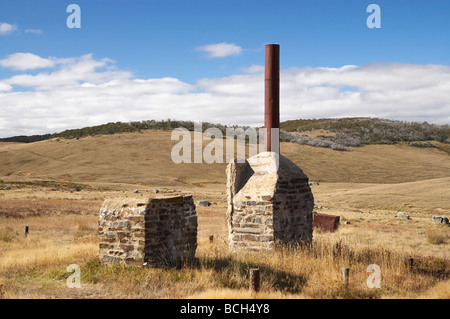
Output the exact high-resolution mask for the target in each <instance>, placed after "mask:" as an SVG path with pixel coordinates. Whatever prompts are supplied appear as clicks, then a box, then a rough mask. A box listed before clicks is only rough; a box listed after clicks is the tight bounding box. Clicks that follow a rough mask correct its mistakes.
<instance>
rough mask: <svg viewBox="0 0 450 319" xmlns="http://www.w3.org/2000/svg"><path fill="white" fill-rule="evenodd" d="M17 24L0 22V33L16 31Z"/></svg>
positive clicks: (6, 33) (5, 33)
mask: <svg viewBox="0 0 450 319" xmlns="http://www.w3.org/2000/svg"><path fill="white" fill-rule="evenodd" d="M17 30H18V29H17V26H15V25H13V24H9V23H6V22H0V35H8V34H11V33H13V32H15V31H17Z"/></svg>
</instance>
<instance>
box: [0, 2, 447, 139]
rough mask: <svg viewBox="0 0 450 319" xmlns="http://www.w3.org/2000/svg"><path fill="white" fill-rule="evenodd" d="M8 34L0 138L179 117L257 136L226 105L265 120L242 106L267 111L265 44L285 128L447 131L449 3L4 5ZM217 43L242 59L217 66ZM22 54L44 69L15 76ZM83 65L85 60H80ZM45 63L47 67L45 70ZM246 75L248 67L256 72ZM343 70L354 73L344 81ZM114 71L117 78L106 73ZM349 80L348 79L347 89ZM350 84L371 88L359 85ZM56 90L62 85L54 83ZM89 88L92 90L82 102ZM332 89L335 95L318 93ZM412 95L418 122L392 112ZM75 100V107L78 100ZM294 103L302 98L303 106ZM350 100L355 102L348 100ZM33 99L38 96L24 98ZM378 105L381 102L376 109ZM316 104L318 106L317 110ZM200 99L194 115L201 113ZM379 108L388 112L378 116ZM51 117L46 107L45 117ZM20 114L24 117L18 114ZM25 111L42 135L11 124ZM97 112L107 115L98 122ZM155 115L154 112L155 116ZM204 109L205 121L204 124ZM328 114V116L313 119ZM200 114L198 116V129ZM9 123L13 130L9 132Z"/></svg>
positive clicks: (0, 46)
mask: <svg viewBox="0 0 450 319" xmlns="http://www.w3.org/2000/svg"><path fill="white" fill-rule="evenodd" d="M71 3H75V4H78V5H79V6H80V8H81V28H80V29H69V28H68V27H67V25H66V19H67V17H68V16H69V15H70V13H67V12H66V8H67V6H68V5H69V4H71ZM371 3H375V4H378V5H379V6H380V8H381V28H379V29H369V28H368V27H367V25H366V19H367V17H368V16H369V15H370V13H367V12H366V8H367V6H368V5H369V4H371ZM1 23H4V24H5V25H4V27H5V28H6V27H7V26H11V27H12V28H13V29H4V30H6V31H5V32H4V34H0V63H1V61H3V62H4V63H3V64H2V66H1V67H0V136H9V135H11V134H19V133H24V134H30V133H34V132H36V133H43V132H44V131H52V130H60V129H64V128H70V127H80V126H86V125H93V124H100V123H103V122H105V121H115V120H125V121H127V120H146V119H150V118H148V117H149V116H150V117H152V118H156V119H162V118H168V117H172V118H179V117H177V116H176V115H177V114H179V115H180V116H182V117H191V118H189V119H194V120H196V119H197V120H204V121H217V122H226V121H234V122H238V123H236V124H251V125H253V124H255V125H257V124H258V123H260V122H261V120H260V119H259V118H254V117H252V116H248V114H247V113H245V112H244V113H243V114H242V115H243V116H236V117H234V118H230V117H229V114H228V112H229V108H230V106H231V105H233V106H235V109H236V112H239V111H240V110H244V111H247V110H251V111H252V112H253V111H254V112H259V109H258V108H257V104H256V103H250V104H246V103H247V102H248V101H250V100H257V101H258V103H260V102H261V98H262V94H263V92H262V91H261V92H260V93H261V94H259V95H258V93H257V91H258V89H259V84H258V83H259V82H258V81H259V79H261V68H259V69H258V66H262V65H263V63H264V44H266V43H279V44H280V45H281V69H282V80H283V77H284V78H285V79H286V81H288V79H290V80H291V81H292V82H289V83H288V84H287V86H290V83H296V86H295V87H292V88H290V89H289V88H286V89H285V92H286V93H285V94H284V96H285V97H286V99H285V101H286V105H287V106H286V112H285V114H284V115H283V109H282V110H281V112H282V114H281V115H282V116H281V119H282V120H286V119H293V118H312V117H339V116H379V117H389V118H393V119H401V120H414V121H425V120H426V121H430V122H435V123H442V124H449V123H450V110H449V109H450V105H449V104H448V102H447V103H446V102H445V101H446V100H447V101H448V100H449V99H448V96H447V95H445V92H444V89H443V88H442V86H443V85H446V84H447V83H449V84H450V82H448V81H449V80H448V79H449V77H448V76H449V74H450V73H449V71H448V67H449V56H450V1H445V0H434V1H423V0H422V1H402V0H389V1H377V0H372V1H361V0H353V1H350V0H340V1H336V0H334V1H325V0H310V1H299V0H297V1H274V0H259V1H257V0H252V1H250V0H240V1H234V0H227V1H212V0H209V1H206V0H205V1H197V0H192V1H186V0H184V1H181V0H179V1H174V0H165V1H162V0H161V1H151V0H149V1H142V0H129V1H121V0H109V1H103V0H89V1H83V0H72V1H63V0H54V1H36V0H30V1H22V0H14V1H10V0H2V1H1V2H0V27H1ZM8 30H10V31H8ZM0 32H1V28H0ZM221 43H222V44H224V43H225V44H227V45H230V46H231V45H233V46H234V48H236V50H238V52H236V53H235V54H230V55H226V54H225V53H224V56H220V57H210V56H208V52H207V51H205V50H202V48H205V46H207V45H216V44H221ZM17 53H29V54H28V55H27V56H21V58H23V59H25V58H26V59H28V60H26V63H29V61H30V60H29V59H31V58H34V59H35V60H36V59H37V57H40V58H42V59H43V60H39V61H37V62H36V63H44V64H42V65H41V66H40V67H26V66H24V67H22V68H20V67H18V66H17V65H14V63H13V60H12V58H13V57H16V58H18V56H14V54H17ZM83 56H84V57H85V58H84V59H83V58H81V57H83ZM71 58H72V59H74V60H73V61H71V62H67V61H66V62H64V61H63V59H71ZM44 60H45V61H47V62H48V61H52V63H48V64H45V61H44ZM14 61H17V60H14ZM20 61H22V60H20ZM80 61H84V62H83V63H87V64H88V65H89V66H87V67H86V68H87V69H89V70H88V72H87V73H86V79H84V78H83V75H80V77H77V78H75V79H71V80H70V81H69V80H68V82H67V85H65V86H64V87H63V86H62V85H57V86H56V85H55V86H49V85H47V86H45V87H43V83H38V82H39V81H50V82H51V81H52V76H53V75H54V76H55V77H54V78H55V79H60V78H58V77H56V76H61V73H64V72H66V71H67V72H68V70H71V71H70V72H74V71H73V70H76V71H75V72H82V71H80V70H83V68H82V67H81V66H80V65H81V64H80V63H81V62H80ZM11 63H12V64H11ZM24 63H25V62H24ZM77 63H78V64H77ZM82 65H83V66H85V64H82ZM78 66H80V68H78ZM250 66H253V69H252V70H250V69H249V67H250ZM345 66H355V67H357V68H353V69H341V68H343V67H345ZM376 66H380V67H379V68H376ZM388 66H390V67H388ZM436 66H437V67H436ZM65 68H67V69H65ZM322 68H326V70H327V72H328V73H327V72H323V69H322ZM112 70H114V71H115V72H112V73H111V72H108V71H112ZM339 70H341V71H339ZM344 71H345V72H344ZM381 71H383V72H386V81H387V82H389V81H390V79H393V86H387V87H385V88H383V87H378V86H377V87H375V86H374V85H373V83H372V84H367V86H365V87H364V86H361V87H356V86H357V85H358V83H361V82H364V83H366V82H365V81H366V80H367V79H368V78H373V77H374V76H380V72H381ZM348 72H353V73H352V74H350V75H349V77H348V78H344V76H346V75H348ZM355 72H356V73H358V74H359V75H360V76H361V77H364V78H363V79H360V78H359V77H355V76H354V75H355V74H354V73H355ZM371 72H372V73H371ZM409 72H412V73H411V74H414V75H415V76H417V77H419V78H420V79H421V81H422V82H420V81H419V82H417V83H409V84H408V86H407V88H404V87H403V86H402V85H401V82H402V80H401V79H399V78H398V77H399V76H402V77H404V79H407V80H408V81H409V80H411V76H410V75H409ZM325 73H326V74H325ZM283 74H285V75H284V76H283ZM317 74H322V75H324V79H321V80H320V81H319V80H316V81H313V83H312V84H311V83H309V82H308V83H309V84H305V83H304V82H302V81H300V80H299V78H301V77H303V78H305V77H307V79H308V81H309V80H310V79H311V78H314V77H317ZM331 74H334V75H332V76H331ZM336 74H340V75H339V76H341V77H340V78H339V79H340V80H336V79H335V75H336ZM45 75H49V77H46V76H45ZM390 75H392V76H390ZM330 76H331V78H330ZM336 76H337V75H336ZM25 78H26V81H25V82H24V80H23V79H25ZM167 78H170V79H173V81H175V82H176V84H174V83H175V82H173V81H172V82H171V84H170V85H177V88H171V89H168V90H169V91H164V90H163V91H164V92H165V94H172V95H173V96H172V97H162V96H161V94H159V96H158V98H155V96H152V97H151V98H150V97H149V94H148V93H146V91H142V92H141V93H140V94H137V95H134V94H130V92H131V91H132V92H136V91H135V87H132V86H130V91H127V92H124V95H123V96H128V98H129V100H127V99H125V98H121V99H120V101H119V100H117V99H116V100H114V101H113V100H111V99H110V98H111V94H110V93H109V92H107V91H105V90H97V91H96V92H93V91H94V90H93V89H92V86H96V87H97V88H100V87H103V88H104V86H105V85H106V84H107V83H109V84H111V83H119V82H120V83H125V82H126V83H127V84H130V83H134V84H135V83H136V80H142V81H148V82H149V83H150V82H151V83H152V85H153V84H154V82H158V81H159V82H158V83H159V84H161V83H160V81H162V79H167ZM424 78H430V79H431V78H438V79H440V80H439V81H437V82H435V83H429V82H423V81H424V80H423V79H424ZM64 79H66V78H64ZM150 79H153V80H154V81H149V80H150ZM30 81H31V82H30ZM58 81H60V80H55V83H56V82H58ZM114 81H115V82H114ZM121 81H122V82H121ZM296 81H297V82H296ZM298 81H300V82H298ZM352 81H356V82H352ZM380 81H384V79H383V78H378V79H377V80H376V82H377V83H378V82H380ZM2 82H3V84H4V89H3V93H1V92H2V91H1V88H2V86H1V85H2ZM138 82H139V81H138ZM163 82H164V81H163ZM166 82H167V81H165V82H164V83H166ZM83 83H84V84H85V86H86V85H88V84H89V86H91V87H90V88H89V89H88V88H85V89H86V90H85V91H84V92H81V91H80V86H81V85H83ZM245 84H248V91H249V92H250V93H249V94H248V95H247V96H243V95H245V87H243V86H244V85H245ZM77 85H78V86H77ZM102 85H103V86H102ZM148 85H150V84H148ZM178 85H179V86H178ZM218 85H219V86H218ZM252 85H254V86H252ZM395 85H397V86H398V90H400V91H396V92H391V90H390V88H391V87H397V86H395ZM330 86H331V87H332V88H335V89H336V90H337V91H336V90H335V91H326V92H322V91H321V90H322V89H323V88H324V87H330ZM237 87H239V89H237V91H233V89H232V88H237ZM355 87H356V88H355ZM426 87H430V88H434V89H435V90H437V91H433V90H432V89H430V91H429V94H433V95H434V96H436V95H438V96H440V99H433V100H432V101H430V104H427V105H428V106H429V109H428V110H426V112H424V105H425V104H424V103H425V101H426V97H427V92H426V90H425V88H426ZM83 88H84V87H83ZM349 88H350V89H349ZM413 88H419V89H418V90H417V91H416V90H415V91H414V92H415V93H414V94H419V93H420V94H421V95H420V94H419V95H420V98H421V99H423V100H424V101H423V102H421V103H419V104H417V105H416V106H415V105H412V106H411V107H412V108H411V110H408V109H407V105H406V103H410V101H405V106H404V107H403V108H401V109H400V110H397V111H396V110H394V111H393V110H392V108H393V105H398V103H399V99H403V100H405V99H404V98H403V96H404V93H405V92H410V91H411V90H412V89H413ZM87 90H89V94H91V93H92V94H95V96H93V97H92V100H95V101H97V100H96V99H98V100H100V99H101V94H108V99H109V103H110V104H109V105H110V107H111V108H114V111H111V108H110V109H109V110H108V112H105V113H104V114H102V111H101V110H102V109H103V108H102V105H100V106H98V107H97V105H96V104H92V105H91V106H90V107H89V103H88V101H79V100H78V99H80V98H81V97H82V96H84V95H85V94H88V91H87ZM149 90H150V91H151V90H152V89H151V88H149ZM309 90H312V91H309ZM401 90H406V91H401ZM243 91H244V92H243ZM388 91H389V92H388ZM448 91H450V88H449V90H448ZM75 92H76V93H77V94H78V93H79V95H74V94H75ZM252 92H253V93H252ZM299 92H304V93H305V95H298V93H299ZM333 92H334V93H335V94H334V93H333ZM14 93H17V94H15V95H14ZM282 93H283V88H282ZM348 93H355V94H356V93H359V95H358V96H357V95H354V96H350V95H348ZM26 94H35V95H34V97H33V98H29V96H27V95H26ZM57 94H60V95H59V96H56V95H57ZM155 94H156V93H155ZM252 94H254V95H252ZM308 94H309V95H308ZM337 94H338V95H337ZM345 94H347V95H345ZM377 94H378V95H379V94H382V95H383V94H384V95H383V97H382V98H379V96H378V95H377ZM224 95H226V98H227V99H229V100H228V102H227V103H228V104H226V105H225V104H224V105H218V104H220V103H221V101H224V100H225V99H224ZM69 96H70V98H69ZM314 96H318V98H317V99H315V100H314V99H311V97H314ZM237 97H241V99H238V98H237ZM389 97H390V98H391V100H389ZM417 98H419V96H418V97H417ZM36 99H38V100H36ZM197 99H198V100H199V105H198V106H196V105H195V101H196V100H197ZM346 99H348V100H346ZM377 99H378V100H377ZM2 100H3V103H2ZM71 100H77V102H80V103H77V105H80V104H81V105H84V107H85V108H86V111H85V112H81V111H80V110H77V111H76V112H74V113H73V114H71V113H70V112H69V111H70V110H72V109H74V108H76V105H73V106H70V105H68V111H67V112H65V114H66V117H64V114H58V115H57V116H55V115H54V113H55V112H54V107H56V104H58V103H59V104H63V105H66V104H65V103H70V101H71ZM140 100H142V105H139V106H136V107H135V108H134V109H132V110H131V111H130V109H129V108H130V107H131V106H130V105H131V104H133V103H135V102H136V101H140ZM33 101H34V102H33ZM233 101H234V102H233ZM246 101H247V102H246ZM294 101H297V102H294ZM339 101H340V102H339ZM367 101H369V102H368V103H365V102H367ZM97 102H98V101H97ZM281 102H282V103H283V94H282V97H281ZM338 102H339V103H338ZM381 102H383V103H384V104H383V105H382V106H381V107H380V103H381ZM27 103H30V104H29V105H28V104H27ZM146 103H147V104H146ZM208 103H212V105H209V104H208ZM296 103H297V104H296ZM340 103H341V104H340ZM2 104H3V105H2ZM25 104H27V106H24V105H25ZM53 104H55V105H54V106H52V105H53ZM156 104H158V105H156ZM387 104H390V107H387ZM45 105H50V106H49V107H48V109H47V111H46V108H45ZM146 105H147V108H146ZM176 105H183V106H184V108H183V111H182V112H167V109H168V108H174V107H176ZM339 105H342V107H340V106H339ZM349 105H351V107H350V106H349ZM369 105H370V106H369ZM18 107H20V109H21V112H18V111H17V108H18ZM27 107H28V108H30V113H31V114H34V118H35V117H36V116H37V115H39V114H40V115H41V116H42V118H41V121H39V123H33V121H32V119H31V118H30V119H29V120H28V121H25V120H24V121H23V122H22V123H17V121H18V119H17V118H15V116H16V117H19V116H20V115H23V111H26V110H28V109H27ZM180 107H181V106H180ZM189 108H190V109H189ZM282 108H283V104H282ZM2 109H3V110H2ZM95 109H100V110H99V111H98V113H95V112H94V111H93V110H95ZM149 109H151V110H152V111H151V112H149ZM187 109H189V111H186V110H187ZM205 109H207V110H210V113H208V112H204V110H205ZM322 109H323V110H327V112H325V111H317V110H322ZM389 109H391V111H389ZM200 110H201V111H200ZM197 111H199V112H198V114H199V116H197V117H193V116H192V115H193V114H196V112H197ZM416 111H417V112H416ZM69 115H71V116H69ZM202 115H203V116H202ZM211 115H214V116H211ZM219 115H220V116H219ZM2 117H3V121H2V120H1V118H2ZM243 118H244V119H245V120H242V119H243ZM14 119H16V127H14V126H12V124H11V123H12V121H13V120H14ZM19 122H20V121H19ZM38 124H39V125H38ZM37 131H39V132H37Z"/></svg>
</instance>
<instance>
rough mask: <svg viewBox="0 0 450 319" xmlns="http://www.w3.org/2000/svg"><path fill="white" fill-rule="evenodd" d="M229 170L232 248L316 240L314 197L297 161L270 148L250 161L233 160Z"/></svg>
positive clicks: (229, 214) (229, 212) (230, 243)
mask: <svg viewBox="0 0 450 319" xmlns="http://www.w3.org/2000/svg"><path fill="white" fill-rule="evenodd" d="M277 167H278V169H277ZM226 172H227V200H228V210H227V220H228V234H229V236H228V241H229V245H230V248H231V249H235V248H246V249H252V250H260V249H272V248H273V247H274V246H275V245H276V244H279V243H280V244H302V243H310V242H311V241H312V221H313V220H312V210H313V207H314V198H313V195H312V192H311V189H310V187H309V184H308V177H307V176H306V175H305V174H304V173H303V172H302V170H301V169H300V168H299V167H298V166H297V165H295V164H294V163H292V162H291V161H290V160H288V159H287V158H285V157H283V156H282V155H279V158H278V156H277V155H276V153H273V152H264V153H260V154H258V155H256V156H254V157H251V158H249V159H248V160H247V161H246V162H245V163H237V162H236V160H235V161H232V162H231V163H230V164H228V166H227V171H226Z"/></svg>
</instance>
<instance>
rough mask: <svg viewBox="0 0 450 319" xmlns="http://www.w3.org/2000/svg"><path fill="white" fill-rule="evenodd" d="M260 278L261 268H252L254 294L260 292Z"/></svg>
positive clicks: (251, 285) (251, 280) (251, 278)
mask: <svg viewBox="0 0 450 319" xmlns="http://www.w3.org/2000/svg"><path fill="white" fill-rule="evenodd" d="M259 281H260V276H259V268H251V269H250V290H251V291H252V292H258V291H259V288H260V285H259Z"/></svg>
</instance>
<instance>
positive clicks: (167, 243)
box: [99, 196, 197, 266]
mask: <svg viewBox="0 0 450 319" xmlns="http://www.w3.org/2000/svg"><path fill="white" fill-rule="evenodd" d="M99 238H100V247H99V258H100V261H101V262H104V263H120V264H126V265H139V266H142V265H143V264H144V263H147V264H146V265H147V266H162V265H176V266H179V265H180V264H182V263H184V262H189V261H192V260H193V259H194V257H195V250H196V248H197V213H196V210H195V205H194V202H193V199H192V196H177V197H168V198H150V199H147V200H143V199H142V198H139V199H138V198H136V199H130V198H122V199H107V200H105V202H104V203H103V205H102V207H101V209H100V218H99Z"/></svg>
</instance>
